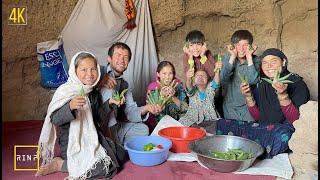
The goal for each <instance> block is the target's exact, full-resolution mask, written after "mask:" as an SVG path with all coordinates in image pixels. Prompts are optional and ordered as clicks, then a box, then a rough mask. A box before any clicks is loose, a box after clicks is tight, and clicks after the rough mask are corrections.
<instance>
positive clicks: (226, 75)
mask: <svg viewBox="0 0 320 180" xmlns="http://www.w3.org/2000/svg"><path fill="white" fill-rule="evenodd" d="M229 59H230V54H229V53H225V54H224V56H223V65H222V68H221V72H220V82H221V84H227V83H228V81H230V77H231V76H232V74H233V72H232V70H233V68H234V64H230V63H229Z"/></svg>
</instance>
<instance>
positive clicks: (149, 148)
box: [143, 143, 155, 151]
mask: <svg viewBox="0 0 320 180" xmlns="http://www.w3.org/2000/svg"><path fill="white" fill-rule="evenodd" d="M154 147H155V145H154V144H152V143H148V144H145V145H144V146H143V151H151V150H152V149H153V148H154Z"/></svg>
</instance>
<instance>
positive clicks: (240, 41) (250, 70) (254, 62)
mask: <svg viewBox="0 0 320 180" xmlns="http://www.w3.org/2000/svg"><path fill="white" fill-rule="evenodd" d="M252 43H253V36H252V34H251V33H250V32H249V31H248V30H238V31H235V32H234V33H233V35H232V36H231V44H230V45H228V46H227V51H228V52H227V53H226V54H225V55H224V58H223V67H222V69H221V73H220V78H221V85H222V89H223V91H224V92H223V94H225V95H224V97H223V113H224V118H226V119H236V120H240V121H248V122H251V121H253V118H252V117H251V115H250V113H249V112H248V109H247V107H246V102H245V99H244V97H243V96H242V94H241V92H240V89H239V87H240V84H241V82H243V81H244V80H245V81H247V83H248V84H249V85H254V84H256V83H257V82H258V80H259V69H260V68H259V65H260V60H259V58H258V56H256V55H254V54H253V53H254V52H255V51H256V49H257V46H254V45H252Z"/></svg>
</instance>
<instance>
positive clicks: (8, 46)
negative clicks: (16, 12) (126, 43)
mask: <svg viewBox="0 0 320 180" xmlns="http://www.w3.org/2000/svg"><path fill="white" fill-rule="evenodd" d="M149 2H150V8H151V15H152V21H153V22H152V23H153V27H154V33H155V41H156V44H157V51H158V54H159V59H160V60H164V59H166V60H170V61H172V62H173V63H174V65H175V66H176V68H177V72H178V76H179V77H180V78H181V79H184V75H183V73H182V69H181V55H182V46H183V44H184V39H185V36H186V34H187V33H188V32H189V31H190V30H193V29H199V30H201V31H203V32H204V34H205V36H206V42H207V44H208V48H209V49H210V50H211V51H213V52H214V53H217V52H221V51H223V47H224V45H226V44H227V43H229V41H230V37H231V35H232V33H233V32H234V31H235V30H237V29H248V30H250V31H251V32H252V33H253V35H254V43H255V44H256V45H258V46H259V48H258V51H257V54H258V55H259V54H261V52H262V51H263V49H265V48H268V47H278V48H281V49H282V50H283V51H284V52H285V53H286V54H287V56H288V58H289V69H290V70H292V71H293V72H296V73H298V74H300V75H301V76H302V77H304V79H305V81H306V82H307V84H308V86H309V88H310V92H311V96H312V99H313V100H318V89H317V83H318V81H317V78H318V77H317V73H318V60H317V58H318V49H317V46H318V44H317V43H318V41H317V39H318V34H317V31H318V29H317V17H318V4H317V1H316V0H310V1H308V3H306V2H305V1H303V0H290V1H289V0H247V1H243V0H225V1H220V0H161V1H159V0H150V1H149ZM76 3H77V0H65V1H55V0H45V1H39V0H28V1H27V0H25V1H12V0H11V1H10V0H4V1H2V5H3V6H2V27H3V31H2V34H3V47H2V52H3V54H2V59H3V60H2V81H3V88H2V97H3V99H2V103H3V107H2V119H3V120H4V121H15V120H31V119H43V118H44V117H45V114H46V110H47V106H48V104H49V102H50V100H51V97H52V93H53V91H50V90H48V89H44V88H42V87H41V86H40V84H39V82H40V73H39V64H38V61H37V57H36V44H37V43H39V42H43V41H48V40H53V39H55V38H57V37H58V35H59V34H60V32H61V31H62V29H63V27H64V25H65V23H66V22H67V20H68V17H69V16H70V14H71V12H72V10H73V8H74V6H75V4H76ZM17 4H19V5H24V6H27V9H28V10H27V13H28V24H27V25H26V26H10V25H8V21H7V18H8V6H12V5H17ZM302 63H303V66H301V64H302Z"/></svg>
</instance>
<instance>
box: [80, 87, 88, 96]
mask: <svg viewBox="0 0 320 180" xmlns="http://www.w3.org/2000/svg"><path fill="white" fill-rule="evenodd" d="M79 95H80V96H82V97H84V96H86V93H85V92H84V89H83V86H81V89H80V92H79Z"/></svg>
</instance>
